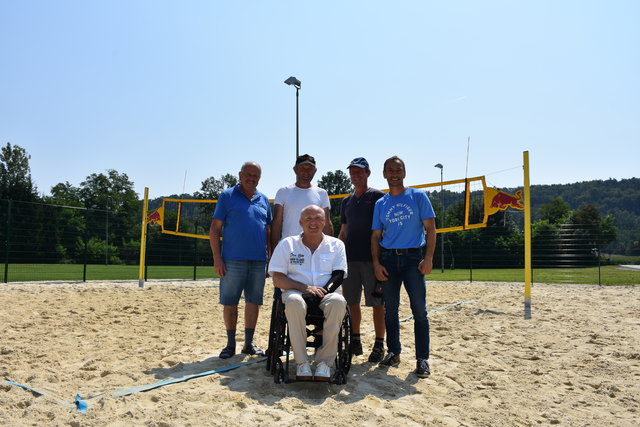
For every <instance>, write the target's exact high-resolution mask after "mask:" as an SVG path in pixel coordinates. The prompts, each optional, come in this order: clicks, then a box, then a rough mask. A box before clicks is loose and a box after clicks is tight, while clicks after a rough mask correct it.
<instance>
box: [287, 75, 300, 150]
mask: <svg viewBox="0 0 640 427" xmlns="http://www.w3.org/2000/svg"><path fill="white" fill-rule="evenodd" d="M284 82H285V83H286V84H288V85H289V86H293V87H295V88H296V159H297V158H298V156H299V155H300V126H299V119H298V118H299V113H298V98H299V96H298V92H300V87H301V86H302V82H301V81H300V80H298V79H297V78H295V77H293V76H291V77H289V78H288V79H287V80H285V81H284Z"/></svg>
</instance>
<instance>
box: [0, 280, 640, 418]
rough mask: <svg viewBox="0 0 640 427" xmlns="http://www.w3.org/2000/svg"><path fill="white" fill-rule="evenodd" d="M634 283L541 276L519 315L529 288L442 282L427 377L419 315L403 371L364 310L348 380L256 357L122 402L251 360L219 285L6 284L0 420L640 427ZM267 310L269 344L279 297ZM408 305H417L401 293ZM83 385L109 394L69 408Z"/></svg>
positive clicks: (1, 298)
mask: <svg viewBox="0 0 640 427" xmlns="http://www.w3.org/2000/svg"><path fill="white" fill-rule="evenodd" d="M639 290H640V289H639V288H638V287H637V286H629V287H598V286H577V285H542V284H536V285H534V288H533V295H532V297H533V298H532V299H533V319H531V320H524V316H523V285H522V284H517V283H516V284H495V283H473V284H469V283H453V282H448V283H443V282H432V283H429V284H428V301H429V308H430V309H431V310H438V311H434V312H432V313H430V314H429V318H430V322H431V369H432V375H431V377H430V378H428V379H423V380H419V379H417V378H416V377H415V376H414V375H413V374H412V371H413V369H414V368H415V360H414V356H413V350H414V349H413V323H412V321H408V322H405V323H403V324H402V329H401V334H402V342H403V345H404V349H403V353H402V363H401V365H400V367H398V368H390V369H388V370H385V369H381V368H378V367H376V366H373V365H371V364H369V363H367V362H366V356H367V352H368V349H369V347H370V346H371V344H372V343H373V338H374V337H373V334H372V332H370V331H371V329H372V322H371V315H370V313H371V311H370V309H367V308H363V331H366V332H365V333H364V335H363V341H364V344H365V347H366V349H365V355H363V356H360V357H356V358H354V364H353V366H352V369H351V371H350V373H349V379H348V383H347V384H346V385H344V386H337V385H328V384H321V383H294V384H281V385H277V384H274V382H273V378H272V377H270V376H268V375H267V373H266V371H265V363H264V362H261V363H254V364H250V365H247V366H243V367H240V368H238V369H236V370H233V371H228V372H224V373H216V374H212V375H208V376H204V377H201V378H196V379H192V380H190V381H186V382H181V383H177V384H172V385H167V386H164V387H160V388H156V389H154V390H151V391H147V392H139V393H134V394H131V395H129V396H125V397H119V398H115V397H112V394H113V392H114V391H116V390H122V389H129V388H131V387H135V386H141V385H146V384H152V383H156V382H158V381H162V380H165V379H168V378H177V377H182V376H185V375H190V374H195V373H199V372H205V371H210V370H214V369H217V368H221V367H224V366H228V365H231V364H237V363H242V362H243V361H249V360H253V359H255V358H252V357H249V356H245V355H236V356H234V357H233V358H231V359H228V360H220V359H219V358H218V357H217V356H218V353H219V351H220V349H221V348H222V347H223V346H224V344H225V342H226V336H225V332H224V328H223V326H222V310H221V307H220V306H219V305H218V288H217V287H216V286H213V283H212V282H202V281H198V282H147V284H146V286H145V288H144V289H140V288H138V284H137V281H136V282H99V283H94V282H92V283H87V284H60V283H57V284H9V285H6V284H3V285H0V325H1V326H2V335H1V338H0V378H2V381H0V424H2V425H73V426H80V425H111V426H129V425H148V426H184V425H192V426H201V425H229V426H237V425H242V426H248V425H267V424H268V425H275V424H278V425H341V426H347V425H349V426H354V425H371V426H375V425H424V424H429V425H454V426H455V425H492V426H493V425H538V424H562V425H617V426H628V425H640V414H638V411H639V410H640V327H639V326H640V320H639V319H640V304H639V293H638V292H639ZM265 294H269V295H270V294H271V284H270V283H269V284H268V286H267V290H266V291H265ZM472 300H473V301H472ZM456 302H466V303H464V304H457V305H451V304H452V303H456ZM264 307H265V309H264V310H263V312H262V314H261V317H260V321H259V324H258V330H257V332H256V342H257V343H258V344H259V345H260V346H262V347H266V344H267V342H266V336H267V331H268V326H269V325H268V324H269V314H270V309H271V298H267V299H266V300H265V306H264ZM401 310H402V314H403V316H409V315H410V312H409V307H408V304H407V301H406V299H404V300H403V305H402V306H401ZM241 311H242V307H241ZM243 327H244V326H243V323H242V320H241V321H240V324H239V328H240V330H241V329H242V328H243ZM238 339H239V343H238V349H239V348H240V346H241V345H242V334H241V333H239V334H238ZM4 380H11V381H14V382H16V383H19V384H23V385H26V386H29V387H32V388H34V389H36V390H39V391H41V392H44V393H46V395H45V396H37V395H34V394H32V393H31V392H29V391H26V390H24V389H22V388H20V387H17V386H12V385H10V384H8V383H6V381H4ZM76 393H79V394H80V395H81V396H83V397H90V396H94V395H96V394H98V393H104V394H102V395H100V396H98V397H95V398H93V399H90V400H88V401H87V402H88V404H89V409H88V411H87V413H85V414H82V413H79V412H78V411H76V410H73V409H69V408H67V407H65V406H63V405H62V404H60V403H59V401H62V402H63V403H65V404H69V403H71V402H73V400H74V397H75V395H76Z"/></svg>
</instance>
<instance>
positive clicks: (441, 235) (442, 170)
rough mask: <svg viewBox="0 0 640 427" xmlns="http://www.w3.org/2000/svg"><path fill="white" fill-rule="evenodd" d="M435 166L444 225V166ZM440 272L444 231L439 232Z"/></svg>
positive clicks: (441, 270) (442, 266) (442, 261)
mask: <svg viewBox="0 0 640 427" xmlns="http://www.w3.org/2000/svg"><path fill="white" fill-rule="evenodd" d="M434 167H435V168H438V169H440V205H441V206H442V224H443V225H444V196H443V194H442V191H443V183H444V179H443V178H444V173H443V172H444V166H442V163H438V164H437V165H434ZM440 272H441V273H444V233H440Z"/></svg>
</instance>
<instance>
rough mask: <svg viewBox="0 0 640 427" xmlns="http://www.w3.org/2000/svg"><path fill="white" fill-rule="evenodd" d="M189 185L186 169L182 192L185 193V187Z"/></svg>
mask: <svg viewBox="0 0 640 427" xmlns="http://www.w3.org/2000/svg"><path fill="white" fill-rule="evenodd" d="M186 185H187V169H185V170H184V179H183V180H182V193H180V194H184V189H185V187H186Z"/></svg>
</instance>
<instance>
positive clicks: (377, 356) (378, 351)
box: [369, 346, 384, 363]
mask: <svg viewBox="0 0 640 427" xmlns="http://www.w3.org/2000/svg"><path fill="white" fill-rule="evenodd" d="M383 356H384V348H382V347H379V346H373V348H372V349H371V354H370V355H369V362H370V363H380V361H381V360H382V357H383Z"/></svg>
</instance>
